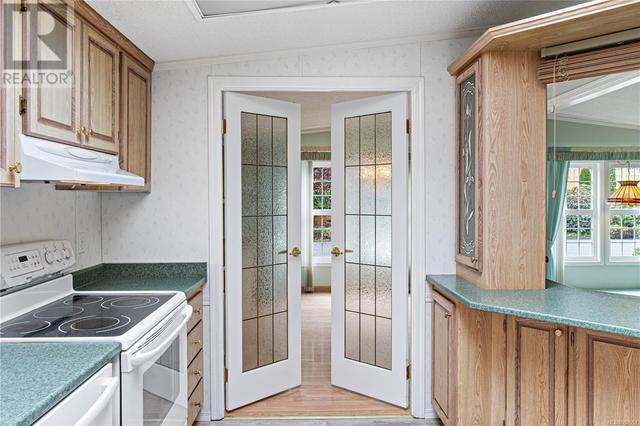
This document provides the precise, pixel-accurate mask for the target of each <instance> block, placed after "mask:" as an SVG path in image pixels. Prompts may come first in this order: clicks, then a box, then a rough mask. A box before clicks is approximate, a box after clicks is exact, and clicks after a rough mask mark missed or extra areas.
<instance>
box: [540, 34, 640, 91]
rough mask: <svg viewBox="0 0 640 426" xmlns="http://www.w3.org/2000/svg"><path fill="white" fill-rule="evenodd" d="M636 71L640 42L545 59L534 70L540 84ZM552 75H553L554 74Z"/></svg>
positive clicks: (639, 62)
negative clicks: (536, 69)
mask: <svg viewBox="0 0 640 426" xmlns="http://www.w3.org/2000/svg"><path fill="white" fill-rule="evenodd" d="M637 69H640V42H635V43H628V44H623V45H619V46H613V47H607V48H602V49H597V50H592V51H589V52H582V53H575V54H570V55H564V56H559V57H557V58H556V57H554V58H549V59H545V60H543V61H542V62H541V63H540V66H539V67H538V79H539V80H540V81H541V82H543V83H546V84H548V83H553V81H554V75H555V81H567V80H577V79H580V78H586V77H595V76H599V75H605V74H615V73H621V72H625V71H631V70H637ZM554 73H555V74H554Z"/></svg>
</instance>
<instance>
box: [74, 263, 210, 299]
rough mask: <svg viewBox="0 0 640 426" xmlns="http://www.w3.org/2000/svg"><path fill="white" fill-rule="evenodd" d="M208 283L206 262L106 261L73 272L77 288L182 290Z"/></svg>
mask: <svg viewBox="0 0 640 426" xmlns="http://www.w3.org/2000/svg"><path fill="white" fill-rule="evenodd" d="M206 282H207V265H206V263H105V264H101V265H97V266H93V267H91V268H87V269H83V270H80V271H76V272H73V288H74V289H75V290H78V291H182V292H184V293H185V295H186V296H187V298H189V297H190V296H191V295H192V294H194V293H195V292H196V291H197V290H198V289H199V288H200V287H202V286H203V285H205V284H206Z"/></svg>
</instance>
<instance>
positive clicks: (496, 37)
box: [447, 0, 640, 75]
mask: <svg viewBox="0 0 640 426" xmlns="http://www.w3.org/2000/svg"><path fill="white" fill-rule="evenodd" d="M639 19H640V0H596V1H591V2H588V3H584V4H581V5H577V6H573V7H568V8H565V9H560V10H557V11H555V12H551V13H545V14H543V15H539V16H534V17H531V18H527V19H522V20H520V21H515V22H511V23H509V24H505V25H499V26H496V27H493V28H489V29H488V30H487V31H485V33H484V34H482V36H480V38H479V39H478V40H476V41H475V42H474V43H473V44H472V45H471V46H470V47H469V48H468V49H467V50H466V51H465V52H464V53H463V54H462V55H461V56H460V57H459V58H458V59H456V60H455V61H454V62H452V63H451V65H449V67H448V68H447V70H448V71H449V74H451V75H457V74H458V73H459V72H460V71H461V70H462V69H464V68H465V67H466V66H467V65H468V64H469V63H471V62H472V61H473V60H474V58H476V57H477V56H479V55H480V54H481V53H483V52H487V51H491V50H539V49H542V48H543V47H549V46H555V45H558V44H564V43H570V42H573V41H577V40H584V39H588V38H592V37H598V36H602V35H605V34H610V33H615V32H620V31H625V30H629V29H632V28H636V27H637V26H638V20H639Z"/></svg>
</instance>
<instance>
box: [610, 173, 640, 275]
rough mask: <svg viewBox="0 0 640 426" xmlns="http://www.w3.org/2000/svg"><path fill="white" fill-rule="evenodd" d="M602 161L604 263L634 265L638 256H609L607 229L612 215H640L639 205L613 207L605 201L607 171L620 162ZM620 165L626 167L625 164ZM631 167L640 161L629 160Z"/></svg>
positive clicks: (639, 260)
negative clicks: (620, 207)
mask: <svg viewBox="0 0 640 426" xmlns="http://www.w3.org/2000/svg"><path fill="white" fill-rule="evenodd" d="M603 163H604V168H605V173H603V179H602V185H603V192H604V193H605V194H606V197H604V203H603V210H604V212H603V213H604V214H603V220H602V223H603V229H605V230H606V232H605V234H606V235H605V238H604V243H605V244H604V249H605V256H604V258H605V259H606V261H605V264H607V265H620V266H629V265H636V264H638V263H640V256H615V257H612V256H611V234H610V231H609V226H610V224H611V217H612V216H615V215H620V216H624V215H629V214H630V215H632V216H637V215H640V207H634V208H632V209H614V208H612V207H611V206H610V205H609V204H608V203H607V198H608V197H609V173H610V171H611V169H612V168H618V167H621V164H620V161H604V162H603ZM622 167H626V165H624V166H622ZM631 167H634V168H637V167H640V161H631ZM634 220H635V218H634ZM634 228H637V226H634Z"/></svg>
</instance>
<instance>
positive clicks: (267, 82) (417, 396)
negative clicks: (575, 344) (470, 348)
mask: <svg viewBox="0 0 640 426" xmlns="http://www.w3.org/2000/svg"><path fill="white" fill-rule="evenodd" d="M208 80H209V81H208V83H209V84H208V91H209V93H208V120H207V121H208V135H209V136H208V139H209V140H208V142H209V147H210V150H209V244H210V246H209V264H208V268H207V270H208V275H209V277H208V278H209V279H208V282H209V286H208V287H209V301H210V304H209V310H210V311H209V318H210V324H211V327H209V332H210V335H209V338H210V341H209V342H210V344H209V348H210V352H211V353H210V361H211V362H210V365H211V368H210V375H209V377H208V378H209V383H210V386H211V388H210V389H211V392H210V406H211V418H212V420H219V419H222V418H223V417H224V389H225V386H224V251H223V249H224V245H223V238H224V226H223V211H224V209H223V194H224V190H223V189H224V188H223V164H224V162H223V161H224V160H223V152H222V146H223V137H222V118H223V111H222V105H223V94H224V92H227V91H234V92H244V91H254V92H255V91H271V92H273V91H295V92H335V91H345V92H349V91H350V92H372V91H376V92H400V91H406V92H408V93H409V99H410V102H411V110H410V117H411V130H410V141H411V179H410V185H411V212H412V214H411V217H412V218H413V219H414V220H413V221H412V223H411V234H412V235H419V236H421V237H420V238H411V284H410V287H411V296H412V297H411V307H410V309H411V331H412V332H411V387H410V407H411V415H412V416H414V417H424V415H425V395H426V391H427V388H426V387H427V383H426V377H427V375H426V367H427V366H426V365H425V364H426V353H427V345H428V342H427V338H428V336H429V333H428V330H426V329H425V328H426V314H425V313H426V299H425V297H426V283H425V276H426V271H425V261H426V239H425V237H424V236H425V235H426V223H425V221H424V220H420V218H422V217H424V216H423V212H424V211H425V209H426V197H425V187H426V183H425V171H424V170H425V165H426V158H425V131H424V120H425V117H424V113H425V112H424V99H425V94H424V78H423V77H213V76H210V77H209V79H208Z"/></svg>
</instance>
